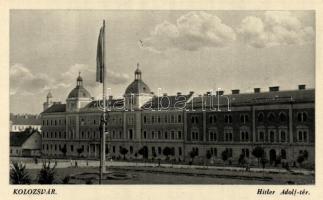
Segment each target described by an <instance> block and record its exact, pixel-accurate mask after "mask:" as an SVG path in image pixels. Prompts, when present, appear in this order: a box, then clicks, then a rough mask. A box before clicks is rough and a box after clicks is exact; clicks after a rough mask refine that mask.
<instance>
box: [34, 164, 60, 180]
mask: <svg viewBox="0 0 323 200" xmlns="http://www.w3.org/2000/svg"><path fill="white" fill-rule="evenodd" d="M50 164H51V163H50V161H49V162H48V163H46V161H45V162H43V168H42V169H41V170H40V172H39V175H38V183H39V184H53V183H54V181H55V175H56V172H55V168H56V163H55V164H54V166H53V167H51V166H50Z"/></svg>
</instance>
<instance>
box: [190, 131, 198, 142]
mask: <svg viewBox="0 0 323 200" xmlns="http://www.w3.org/2000/svg"><path fill="white" fill-rule="evenodd" d="M191 135H192V140H198V139H199V133H198V131H192V133H191Z"/></svg>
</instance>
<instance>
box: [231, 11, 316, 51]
mask: <svg viewBox="0 0 323 200" xmlns="http://www.w3.org/2000/svg"><path fill="white" fill-rule="evenodd" d="M237 32H238V33H239V35H240V37H241V38H242V39H243V41H244V42H245V43H247V44H248V45H250V46H253V47H257V48H263V47H271V46H277V45H291V44H298V45H302V44H305V43H308V42H312V41H313V40H314V35H315V33H314V30H313V27H309V26H304V25H303V24H302V23H301V21H300V20H299V19H298V18H297V17H296V16H294V15H292V14H291V13H290V12H288V11H267V12H265V14H264V17H263V18H262V19H261V18H259V17H254V16H248V17H246V18H244V19H243V20H242V22H241V25H240V27H239V28H238V29H237Z"/></svg>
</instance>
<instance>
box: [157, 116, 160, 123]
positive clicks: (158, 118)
mask: <svg viewBox="0 0 323 200" xmlns="http://www.w3.org/2000/svg"><path fill="white" fill-rule="evenodd" d="M157 120H158V123H160V116H159V115H158V117H157Z"/></svg>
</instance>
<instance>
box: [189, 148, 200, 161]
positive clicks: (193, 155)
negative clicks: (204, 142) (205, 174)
mask: <svg viewBox="0 0 323 200" xmlns="http://www.w3.org/2000/svg"><path fill="white" fill-rule="evenodd" d="M189 154H190V157H191V163H193V162H194V158H195V157H196V156H197V155H198V153H197V150H196V149H192V150H191V151H190V153H189Z"/></svg>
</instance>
